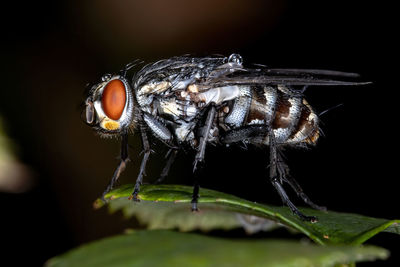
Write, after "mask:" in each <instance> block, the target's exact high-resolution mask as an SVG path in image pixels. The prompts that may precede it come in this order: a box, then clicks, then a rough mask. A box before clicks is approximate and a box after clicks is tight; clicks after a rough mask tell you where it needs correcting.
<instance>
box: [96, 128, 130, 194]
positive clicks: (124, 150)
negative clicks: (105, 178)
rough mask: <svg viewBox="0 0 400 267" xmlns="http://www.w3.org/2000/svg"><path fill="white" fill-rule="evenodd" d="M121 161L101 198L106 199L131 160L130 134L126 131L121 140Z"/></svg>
mask: <svg viewBox="0 0 400 267" xmlns="http://www.w3.org/2000/svg"><path fill="white" fill-rule="evenodd" d="M120 157H121V161H120V162H119V164H118V167H117V169H116V170H115V172H114V175H113V177H112V178H111V180H110V183H109V184H108V186H107V188H106V190H104V192H103V194H102V195H101V199H102V200H103V201H105V196H106V194H107V193H108V192H110V191H111V189H113V187H114V185H115V182H117V180H118V178H119V176H120V175H121V173H122V172H123V171H124V170H125V167H126V164H127V163H128V162H129V155H128V134H127V133H125V134H123V135H122V140H121V156H120Z"/></svg>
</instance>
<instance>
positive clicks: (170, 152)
mask: <svg viewBox="0 0 400 267" xmlns="http://www.w3.org/2000/svg"><path fill="white" fill-rule="evenodd" d="M177 154H178V150H176V149H172V148H171V149H170V150H168V152H167V155H165V157H166V158H168V160H167V163H166V164H165V167H164V169H163V170H162V172H161V174H160V178H158V179H157V181H155V184H159V183H162V181H164V179H165V177H167V176H168V173H169V169H170V168H171V165H172V163H174V161H175V158H176V155H177Z"/></svg>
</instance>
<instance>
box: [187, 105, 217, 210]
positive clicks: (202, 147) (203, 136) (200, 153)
mask: <svg viewBox="0 0 400 267" xmlns="http://www.w3.org/2000/svg"><path fill="white" fill-rule="evenodd" d="M215 115H216V108H215V105H214V104H211V106H210V108H209V110H208V113H207V118H206V121H205V124H204V126H203V127H202V128H201V130H200V135H199V139H200V141H199V146H198V148H197V153H196V156H195V160H194V163H193V173H195V175H194V179H195V181H194V188H193V195H192V201H191V203H192V211H198V208H197V201H198V198H199V188H200V187H199V183H198V176H199V170H198V169H199V166H198V165H199V163H202V162H203V161H204V156H205V152H206V145H207V141H208V135H209V133H210V129H211V126H212V124H213V122H214V118H215Z"/></svg>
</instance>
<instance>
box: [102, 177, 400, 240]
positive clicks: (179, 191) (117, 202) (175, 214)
mask: <svg viewBox="0 0 400 267" xmlns="http://www.w3.org/2000/svg"><path fill="white" fill-rule="evenodd" d="M132 191H133V186H132V185H124V186H122V187H120V188H117V189H115V190H113V191H111V192H110V193H108V194H107V195H106V199H107V198H108V199H111V201H108V204H109V205H110V208H111V210H112V211H115V210H119V209H122V210H123V211H124V213H125V215H126V216H133V215H135V216H137V217H138V219H139V220H140V221H141V222H142V223H145V224H148V226H149V228H150V229H171V228H178V229H180V230H182V231H190V230H194V229H201V230H211V229H215V228H219V229H221V228H223V229H231V228H235V227H240V226H241V225H242V224H243V222H241V221H239V220H238V217H237V215H236V214H238V213H239V214H242V215H252V216H253V217H254V216H257V217H259V218H264V219H268V220H273V221H275V222H278V223H280V224H283V225H285V226H288V227H289V228H291V229H294V230H296V231H299V232H301V233H303V234H305V235H307V236H308V237H310V238H311V239H312V240H314V241H315V242H317V243H319V244H352V245H359V244H362V243H363V242H365V241H366V240H368V239H369V238H371V237H372V236H374V235H376V234H378V233H379V232H382V231H386V232H390V233H397V234H399V233H400V220H386V219H378V218H371V217H367V216H362V215H358V214H350V213H339V212H333V211H328V212H324V211H317V210H313V209H309V208H301V210H302V211H303V212H304V213H305V214H307V215H313V216H317V218H318V222H317V223H310V222H306V221H302V220H301V219H299V218H298V217H297V216H295V215H293V214H292V212H291V211H290V210H289V209H288V208H287V207H276V206H270V205H265V204H258V203H254V202H251V201H247V200H244V199H241V198H238V197H235V196H231V195H228V194H224V193H220V192H217V191H213V190H208V189H201V190H200V198H199V203H200V204H199V209H200V212H198V213H193V212H191V211H190V201H191V196H192V188H191V187H188V186H180V185H143V186H142V189H141V191H140V193H139V195H138V197H139V199H141V201H140V202H134V201H129V200H127V197H128V196H130V194H131V192H132ZM95 204H96V206H97V207H100V206H102V205H104V203H103V202H102V201H101V200H97V201H96V202H95ZM266 225H268V223H266ZM269 226H270V224H269ZM267 227H268V226H267Z"/></svg>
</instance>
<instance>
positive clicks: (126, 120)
mask: <svg viewBox="0 0 400 267" xmlns="http://www.w3.org/2000/svg"><path fill="white" fill-rule="evenodd" d="M85 105H86V109H85V118H84V120H85V122H86V123H87V124H88V125H89V126H91V127H93V128H94V129H95V130H96V131H97V132H99V133H100V134H101V135H105V136H112V135H118V134H121V132H127V131H129V129H130V128H131V127H132V126H133V119H134V118H133V117H134V115H133V113H134V112H133V111H134V100H133V95H132V90H131V86H130V85H129V83H128V81H127V80H126V78H125V77H124V76H123V75H110V74H106V75H104V76H103V77H102V78H101V82H99V83H97V84H95V85H93V86H92V88H91V89H90V91H89V94H88V97H87V99H86V101H85Z"/></svg>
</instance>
